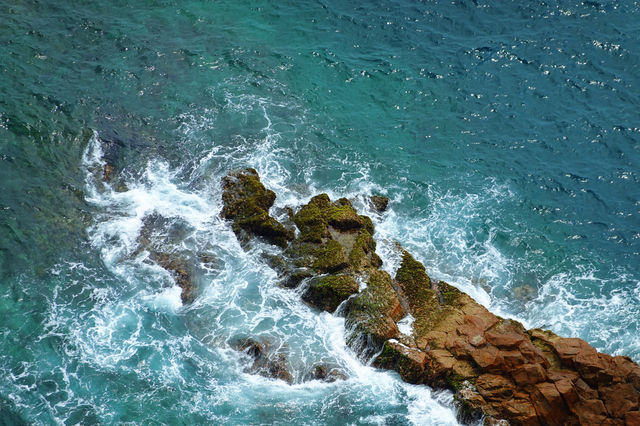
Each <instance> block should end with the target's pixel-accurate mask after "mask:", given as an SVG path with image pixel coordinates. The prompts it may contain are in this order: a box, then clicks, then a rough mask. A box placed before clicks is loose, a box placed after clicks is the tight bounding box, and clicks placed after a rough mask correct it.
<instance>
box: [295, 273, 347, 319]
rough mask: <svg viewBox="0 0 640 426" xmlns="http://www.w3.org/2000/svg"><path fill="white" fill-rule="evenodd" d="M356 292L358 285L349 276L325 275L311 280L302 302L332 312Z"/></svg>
mask: <svg viewBox="0 0 640 426" xmlns="http://www.w3.org/2000/svg"><path fill="white" fill-rule="evenodd" d="M357 292H358V283H357V282H356V280H355V279H354V278H353V277H352V276H351V275H326V276H321V277H316V278H313V279H311V281H310V282H309V286H308V287H307V289H306V291H305V292H304V293H303V294H302V300H304V301H305V302H307V303H308V304H310V305H311V306H314V307H316V308H318V309H320V310H324V311H327V312H334V311H335V310H336V308H337V307H338V305H340V304H341V303H342V302H344V301H345V300H347V298H348V297H349V296H351V295H352V294H355V293H357Z"/></svg>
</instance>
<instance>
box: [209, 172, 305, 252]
mask: <svg viewBox="0 0 640 426" xmlns="http://www.w3.org/2000/svg"><path fill="white" fill-rule="evenodd" d="M222 189H223V193H222V202H223V204H224V207H223V208H222V212H221V215H222V217H223V218H225V219H229V220H232V221H233V226H232V228H233V231H234V232H235V233H236V235H239V236H242V235H246V236H247V237H248V238H250V237H251V236H252V235H257V236H260V237H262V238H264V239H266V240H267V241H269V242H272V243H273V244H276V245H278V246H281V247H284V246H286V245H287V242H288V241H290V240H293V237H294V235H293V231H291V230H289V229H287V228H285V227H284V226H283V225H282V224H281V223H280V222H278V221H277V220H276V219H274V218H273V217H271V216H270V215H269V209H270V208H271V206H273V203H274V201H275V199H276V194H275V193H274V192H273V191H271V190H268V189H266V188H265V187H264V185H263V184H262V182H260V177H259V176H258V172H256V171H255V169H245V170H240V171H236V172H232V173H229V175H227V176H225V177H224V178H223V179H222Z"/></svg>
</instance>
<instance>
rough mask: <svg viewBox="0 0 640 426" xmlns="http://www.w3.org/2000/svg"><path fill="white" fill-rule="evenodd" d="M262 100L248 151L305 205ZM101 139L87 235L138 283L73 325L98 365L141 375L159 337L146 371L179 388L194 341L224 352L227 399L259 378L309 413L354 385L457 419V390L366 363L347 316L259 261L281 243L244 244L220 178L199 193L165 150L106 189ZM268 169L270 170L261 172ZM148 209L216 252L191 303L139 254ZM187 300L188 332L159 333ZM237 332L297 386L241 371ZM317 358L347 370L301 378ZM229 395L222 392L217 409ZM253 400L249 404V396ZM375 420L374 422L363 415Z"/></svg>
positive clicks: (416, 418) (427, 417)
mask: <svg viewBox="0 0 640 426" xmlns="http://www.w3.org/2000/svg"><path fill="white" fill-rule="evenodd" d="M257 105H258V108H259V109H262V111H263V113H264V117H265V121H266V123H267V124H266V127H265V129H264V132H265V138H264V140H263V141H262V142H263V144H262V145H261V146H262V147H263V148H262V149H259V150H257V151H256V152H254V153H252V154H251V155H250V156H249V157H248V160H249V161H251V162H255V164H256V168H257V169H258V170H259V171H261V172H262V173H263V175H264V176H268V177H267V178H265V179H264V180H265V184H266V185H267V186H268V187H270V188H275V189H280V190H282V192H283V193H284V194H285V195H284V197H280V194H279V198H280V203H281V205H284V203H285V202H286V203H287V204H292V205H300V204H301V203H302V202H303V201H304V199H305V198H306V196H305V195H301V194H300V193H297V192H296V191H295V189H293V188H292V187H291V186H289V185H287V181H288V179H289V175H288V173H287V172H286V171H284V170H283V169H282V168H280V167H279V166H277V164H278V163H277V157H278V153H277V151H278V149H277V144H278V140H279V136H278V135H277V134H276V133H273V130H272V129H273V128H274V126H275V123H274V122H272V121H271V120H270V119H269V115H268V113H267V109H266V106H264V105H262V104H261V101H260V100H258V101H257ZM98 143H99V141H98V139H97V138H94V139H92V142H91V144H90V145H89V147H88V149H87V154H86V157H87V158H88V159H89V160H87V161H86V162H85V164H86V165H87V166H86V167H87V170H88V171H87V174H88V178H87V179H88V184H87V185H88V187H89V189H90V190H89V191H88V192H89V194H90V195H89V197H88V199H89V200H90V201H91V202H92V203H93V204H94V205H96V206H97V207H98V208H99V209H100V210H101V212H100V213H98V215H97V219H96V223H95V224H94V225H92V226H91V227H90V228H89V236H90V240H91V243H92V245H93V246H94V247H96V248H97V249H98V250H100V252H101V254H102V258H103V260H104V262H105V264H106V265H107V267H108V268H109V269H110V270H111V271H112V272H113V273H114V274H115V275H116V276H117V277H119V279H120V280H122V281H123V282H126V283H128V284H127V285H128V287H129V288H130V289H131V290H126V293H127V294H128V296H124V294H120V295H118V296H117V298H115V299H113V298H110V299H109V300H108V301H107V302H105V303H102V304H99V305H97V306H96V307H95V308H94V309H93V310H92V312H91V313H90V316H89V317H90V318H91V323H92V324H93V325H91V326H89V327H88V330H89V332H85V331H84V330H85V329H86V327H82V328H81V327H79V326H78V328H77V329H75V331H74V333H73V335H74V336H75V337H74V339H75V340H76V341H77V342H78V347H79V351H80V352H81V353H83V354H84V355H82V358H83V359H85V360H86V362H92V363H96V364H97V365H100V368H107V369H110V370H115V369H120V370H122V369H128V371H131V372H132V374H139V373H137V371H138V369H139V368H141V367H142V366H145V365H154V363H155V364H157V361H155V362H154V361H153V360H152V359H149V358H148V357H146V358H145V357H144V356H142V355H141V353H145V352H146V350H147V349H146V348H150V347H151V346H156V347H160V348H162V350H161V352H160V353H161V355H160V356H161V358H160V364H158V368H157V369H155V370H153V371H151V372H150V373H149V375H143V376H148V377H149V378H152V377H153V380H161V381H162V382H166V383H172V384H173V385H172V386H176V384H180V387H181V388H184V387H185V386H186V384H185V378H184V375H185V372H186V371H187V370H188V368H187V366H186V365H185V364H184V362H182V361H180V359H182V358H183V353H184V351H185V349H186V348H188V347H192V346H193V345H194V344H195V345H196V346H200V345H202V344H204V345H205V346H207V347H210V348H211V349H213V350H214V353H218V354H224V357H223V358H222V359H220V358H219V360H218V361H217V362H216V363H214V364H219V363H220V362H222V363H223V365H224V364H226V365H227V366H226V367H223V368H224V369H225V370H227V371H233V372H234V373H233V374H232V377H234V379H233V380H234V381H232V382H230V383H226V384H220V386H221V387H216V386H215V385H214V388H213V389H214V390H213V392H215V393H216V394H219V393H220V392H221V391H222V390H224V392H228V393H229V395H228V398H225V400H226V401H227V402H226V403H225V404H234V403H238V401H234V400H233V395H236V396H237V395H241V394H242V393H243V392H246V391H243V389H246V387H247V386H250V387H255V386H258V387H262V388H264V389H265V392H267V393H269V394H273V395H274V398H275V399H276V400H277V399H279V398H287V399H290V395H291V392H298V393H300V392H302V394H301V395H302V397H301V400H299V401H297V404H299V406H300V407H305V406H307V407H309V410H310V412H311V411H313V408H312V407H314V406H315V405H316V404H322V406H333V404H335V402H333V401H334V399H335V397H336V395H337V394H343V393H344V392H347V393H349V394H351V393H353V395H354V396H353V398H356V400H354V401H352V402H351V403H350V404H356V406H361V407H368V406H370V404H378V401H380V400H383V399H390V400H391V401H393V405H394V407H396V408H395V409H398V410H400V411H402V410H406V409H407V408H406V407H410V409H409V411H408V412H406V413H404V414H400V415H401V416H402V417H403V418H405V419H406V421H409V422H410V423H412V424H443V425H444V424H447V425H448V424H457V422H456V420H455V415H454V412H453V410H452V401H451V398H450V394H448V395H449V396H448V397H444V399H443V396H442V395H443V394H440V393H435V394H434V393H433V392H432V391H431V390H430V389H429V388H428V387H425V386H413V385H409V384H406V383H404V382H402V381H401V380H400V379H399V377H398V376H397V375H396V374H395V373H391V372H385V371H379V370H376V369H374V368H371V367H369V366H366V365H363V364H362V362H361V361H360V360H359V359H358V357H357V356H356V355H355V354H354V353H353V352H352V351H351V350H350V349H349V348H348V347H347V346H346V342H345V334H346V332H345V327H344V320H343V319H342V318H339V317H334V316H331V315H329V314H327V313H320V314H319V313H317V312H315V311H314V310H312V309H310V308H308V307H307V306H306V305H304V304H303V303H302V302H301V300H300V298H299V295H298V294H297V293H296V292H294V291H290V290H286V289H282V288H280V287H279V286H278V285H277V281H278V277H277V275H276V274H275V272H274V271H273V270H271V269H270V268H269V267H268V266H267V265H266V264H264V263H263V262H262V261H261V260H260V259H261V257H260V253H261V252H264V251H270V250H271V251H273V250H274V249H273V248H272V247H268V246H266V245H263V244H257V245H256V246H255V247H254V248H253V249H251V250H249V251H248V252H247V251H245V250H244V249H243V248H242V247H241V246H240V245H239V244H238V242H237V239H236V237H235V235H234V234H233V232H231V230H230V229H229V226H228V224H227V223H226V222H224V221H222V220H220V219H219V218H218V216H217V212H218V211H219V209H220V205H219V201H218V200H219V199H220V195H221V192H220V188H219V187H218V186H208V187H207V188H206V189H203V190H194V189H192V188H191V186H190V185H189V183H188V182H186V183H184V182H179V179H180V174H179V172H178V171H177V170H172V169H171V168H170V167H169V166H168V164H167V163H166V162H163V161H162V160H159V159H157V160H152V161H150V162H149V163H148V164H147V166H146V168H145V170H144V172H143V173H141V175H140V177H139V178H137V179H132V180H130V181H127V182H126V184H127V188H128V190H127V191H125V192H116V191H115V190H114V189H113V188H111V187H109V186H108V185H105V186H104V187H101V186H100V184H99V183H98V182H97V181H98V179H99V175H98V176H96V174H95V173H93V174H92V173H91V170H90V169H91V167H93V168H99V166H100V161H101V160H100V151H99V147H97V146H95V145H96V144H98ZM220 155H224V153H223V152H222V150H220V149H213V150H211V151H209V152H208V153H205V154H203V156H202V160H201V161H197V162H196V163H195V164H196V166H195V168H196V169H197V172H196V173H195V175H192V176H194V179H198V178H199V175H200V174H201V173H202V172H203V171H204V170H209V171H210V170H211V169H210V168H209V165H210V164H211V162H214V161H219V160H220V159H221V157H220ZM262 169H268V170H269V171H268V172H266V173H265V172H264V171H263V170H262ZM225 172H226V168H220V169H219V170H217V171H216V174H214V175H212V176H210V179H212V180H214V181H218V182H219V181H220V178H221V177H222V176H223V175H224V173H225ZM334 195H335V194H334ZM152 213H155V214H159V215H161V216H163V217H168V218H172V221H178V222H180V223H185V225H184V226H185V227H186V229H188V230H189V232H187V235H185V236H184V237H183V239H182V242H179V243H176V244H178V245H179V247H180V249H181V250H186V251H187V252H188V253H193V254H194V255H195V254H196V253H198V252H200V251H204V250H208V251H209V252H213V253H215V257H216V259H217V263H218V266H217V267H216V268H214V270H212V271H211V272H210V273H208V272H207V271H204V272H203V279H202V280H201V284H202V285H201V286H200V290H201V291H200V295H199V297H198V299H197V300H196V301H195V303H194V304H193V305H191V306H189V307H182V306H181V303H180V302H179V288H177V287H176V286H174V285H172V283H171V279H170V277H169V276H168V274H167V273H166V271H164V270H162V269H161V268H158V267H156V266H154V265H153V264H149V262H148V259H147V257H146V256H144V255H140V254H138V255H135V256H133V257H132V254H134V253H135V252H136V248H137V247H138V237H139V235H140V232H141V229H142V226H143V222H144V219H145V217H146V216H148V215H149V214H152ZM172 223H173V222H172ZM123 296H124V298H123ZM184 309H187V311H186V312H184V318H185V325H186V327H187V329H186V330H184V331H183V333H186V335H183V336H181V335H180V334H174V333H173V332H169V329H165V330H164V331H162V332H161V334H162V335H163V336H164V337H161V338H160V340H157V336H156V332H155V331H153V330H154V329H153V327H154V326H153V322H149V321H148V319H145V318H147V317H148V316H149V315H150V314H152V313H156V314H162V315H169V316H170V317H174V318H176V319H177V318H178V317H175V316H176V315H178V314H180V312H181V311H182V310H184ZM180 315H182V314H180ZM172 321H174V320H172ZM161 330H162V329H161ZM238 335H240V336H242V335H249V336H264V337H265V338H268V339H269V340H271V341H272V342H273V343H274V344H275V345H276V346H277V347H280V348H281V350H285V351H286V352H287V353H288V356H289V360H290V363H291V368H292V372H293V374H294V376H295V377H296V382H297V383H299V384H296V385H294V386H293V387H290V386H287V385H285V384H283V383H282V382H278V381H273V380H270V379H265V378H262V377H257V376H252V375H246V374H244V373H242V370H243V368H244V367H245V365H246V364H245V363H246V362H247V361H243V358H242V356H239V354H238V353H237V352H235V351H229V350H228V349H227V341H228V339H233V338H234V336H238ZM194 338H195V339H196V341H194V340H193V339H194ZM196 342H201V343H196ZM190 351H193V349H190ZM198 362H199V363H200V364H201V365H207V364H209V363H211V362H212V360H209V361H207V360H206V359H205V358H200V360H199V361H198ZM319 362H328V363H329V364H330V365H334V366H336V367H338V368H340V369H342V370H343V371H345V372H346V373H347V375H348V377H349V379H348V380H346V381H344V382H336V383H332V384H326V383H320V382H304V383H303V382H301V380H302V378H303V377H304V375H305V374H306V372H307V371H308V370H309V369H310V368H311V366H312V365H314V364H317V363H319ZM211 374H213V375H214V376H217V375H218V374H219V373H217V372H216V371H212V373H211ZM295 389H298V390H295ZM356 395H357V397H356ZM245 397H246V395H245ZM349 398H352V397H349ZM205 399H207V397H205ZM221 403H223V402H221V401H218V402H217V403H215V404H213V407H215V406H217V405H216V404H221ZM274 403H276V402H274ZM246 404H247V406H251V405H253V403H252V402H250V401H246ZM199 406H202V405H201V404H199ZM363 409H365V408H363ZM206 411H207V412H209V413H210V416H209V419H214V418H219V417H217V415H216V414H215V409H213V411H212V409H211V407H209V408H208V409H207V410H206ZM365 418H368V417H366V416H365ZM370 420H371V421H373V420H372V419H369V420H367V422H368V421H370ZM374 423H375V422H374Z"/></svg>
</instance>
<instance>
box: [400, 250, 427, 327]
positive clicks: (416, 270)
mask: <svg viewBox="0 0 640 426" xmlns="http://www.w3.org/2000/svg"><path fill="white" fill-rule="evenodd" d="M395 281H396V286H397V288H398V290H399V291H400V292H401V293H402V296H403V297H404V298H405V300H406V301H407V304H408V305H409V308H410V309H411V313H412V314H413V315H414V316H415V314H416V313H417V312H418V310H420V309H423V308H424V307H425V304H429V305H433V303H434V297H436V306H437V295H436V293H435V292H434V291H433V290H432V289H431V279H430V278H429V276H428V275H427V273H426V271H425V269H424V266H423V265H422V263H420V262H418V261H417V260H415V259H414V258H413V256H411V255H410V254H409V252H407V251H405V252H403V254H402V263H401V264H400V269H398V272H397V273H396V280H395Z"/></svg>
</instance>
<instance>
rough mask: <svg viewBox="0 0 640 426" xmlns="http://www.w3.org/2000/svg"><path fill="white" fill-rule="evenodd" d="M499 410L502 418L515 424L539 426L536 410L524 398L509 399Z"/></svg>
mask: <svg viewBox="0 0 640 426" xmlns="http://www.w3.org/2000/svg"><path fill="white" fill-rule="evenodd" d="M501 408H502V411H501V412H502V416H503V417H506V418H509V419H511V420H512V421H513V422H514V423H515V424H521V425H532V426H533V425H536V426H538V425H540V421H539V420H538V414H537V413H536V409H535V408H534V406H533V404H531V402H529V400H528V399H526V398H524V397H520V398H512V399H509V400H507V401H506V402H505V403H504V406H503V407H501Z"/></svg>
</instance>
